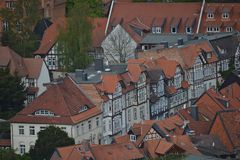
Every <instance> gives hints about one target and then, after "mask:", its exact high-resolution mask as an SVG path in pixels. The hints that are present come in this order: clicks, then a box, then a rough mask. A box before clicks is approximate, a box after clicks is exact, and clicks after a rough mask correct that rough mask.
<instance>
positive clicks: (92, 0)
mask: <svg viewBox="0 0 240 160" xmlns="http://www.w3.org/2000/svg"><path fill="white" fill-rule="evenodd" d="M78 1H79V3H86V4H87V5H88V6H89V9H90V11H89V16H90V17H102V16H104V14H103V12H104V10H103V2H102V0H78ZM77 3H78V2H77ZM74 4H75V0H67V5H66V14H67V15H69V13H70V11H71V10H72V8H73V7H74Z"/></svg>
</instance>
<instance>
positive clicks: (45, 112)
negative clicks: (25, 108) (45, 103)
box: [35, 110, 54, 116]
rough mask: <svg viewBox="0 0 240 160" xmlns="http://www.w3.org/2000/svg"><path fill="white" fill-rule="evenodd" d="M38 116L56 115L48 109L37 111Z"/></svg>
mask: <svg viewBox="0 0 240 160" xmlns="http://www.w3.org/2000/svg"><path fill="white" fill-rule="evenodd" d="M35 115H36V116H54V113H53V112H51V111H48V110H38V111H36V112H35Z"/></svg>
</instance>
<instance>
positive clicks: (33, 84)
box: [28, 78, 36, 87]
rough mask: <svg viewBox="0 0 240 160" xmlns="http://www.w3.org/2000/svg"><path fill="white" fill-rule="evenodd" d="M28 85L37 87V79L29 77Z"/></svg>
mask: <svg viewBox="0 0 240 160" xmlns="http://www.w3.org/2000/svg"><path fill="white" fill-rule="evenodd" d="M28 86H29V87H36V83H35V79H32V78H29V79H28Z"/></svg>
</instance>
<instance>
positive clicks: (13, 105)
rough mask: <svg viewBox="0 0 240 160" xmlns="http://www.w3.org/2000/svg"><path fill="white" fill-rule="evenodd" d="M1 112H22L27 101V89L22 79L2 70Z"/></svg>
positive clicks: (0, 84) (0, 73) (0, 82)
mask: <svg viewBox="0 0 240 160" xmlns="http://www.w3.org/2000/svg"><path fill="white" fill-rule="evenodd" d="M0 93H1V94H0V111H9V110H15V111H20V110H21V109H22V107H23V104H24V101H25V100H26V89H25V87H24V84H23V83H22V82H21V79H20V78H18V77H14V76H12V75H10V73H9V71H8V70H2V69H0Z"/></svg>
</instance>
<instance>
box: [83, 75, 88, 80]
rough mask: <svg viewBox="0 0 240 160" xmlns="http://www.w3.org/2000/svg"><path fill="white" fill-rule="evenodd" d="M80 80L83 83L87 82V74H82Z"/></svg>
mask: <svg viewBox="0 0 240 160" xmlns="http://www.w3.org/2000/svg"><path fill="white" fill-rule="evenodd" d="M82 80H83V81H87V80H88V74H87V73H83V74H82Z"/></svg>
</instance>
